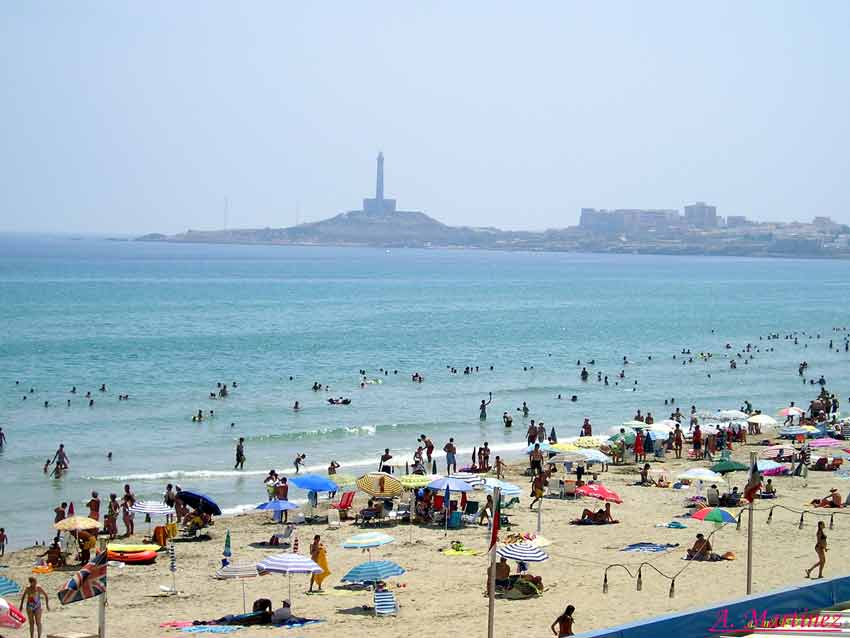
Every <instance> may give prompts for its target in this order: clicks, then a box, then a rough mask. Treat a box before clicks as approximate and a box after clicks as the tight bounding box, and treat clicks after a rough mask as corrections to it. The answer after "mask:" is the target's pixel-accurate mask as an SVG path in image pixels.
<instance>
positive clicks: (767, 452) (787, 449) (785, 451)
mask: <svg viewBox="0 0 850 638" xmlns="http://www.w3.org/2000/svg"><path fill="white" fill-rule="evenodd" d="M795 451H796V450H795V449H794V448H793V447H791V446H790V445H771V446H770V447H766V448H764V449H763V450H762V451H761V452H759V458H760V459H775V458H776V457H778V456H782V457H785V456H791V455H792V454H794V452H795Z"/></svg>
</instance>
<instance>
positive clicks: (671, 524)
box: [655, 521, 688, 529]
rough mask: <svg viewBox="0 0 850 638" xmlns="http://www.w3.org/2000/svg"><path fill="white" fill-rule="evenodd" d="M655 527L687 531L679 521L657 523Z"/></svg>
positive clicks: (685, 526)
mask: <svg viewBox="0 0 850 638" xmlns="http://www.w3.org/2000/svg"><path fill="white" fill-rule="evenodd" d="M655 526H656V527H668V528H670V529H687V527H688V526H687V525H685V524H684V523H680V522H679V521H670V522H669V523H658V524H656V525H655Z"/></svg>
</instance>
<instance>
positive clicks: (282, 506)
mask: <svg viewBox="0 0 850 638" xmlns="http://www.w3.org/2000/svg"><path fill="white" fill-rule="evenodd" d="M255 509H258V510H267V511H269V512H285V511H287V510H296V509H298V505H296V504H295V503H293V502H292V501H286V500H283V499H277V498H273V499H272V500H270V501H266V502H265V503H260V504H259V505H257V507H256V508H255Z"/></svg>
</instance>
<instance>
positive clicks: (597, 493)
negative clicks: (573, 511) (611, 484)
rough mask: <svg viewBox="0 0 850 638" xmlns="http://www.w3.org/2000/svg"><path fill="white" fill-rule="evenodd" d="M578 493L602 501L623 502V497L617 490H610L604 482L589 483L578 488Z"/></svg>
mask: <svg viewBox="0 0 850 638" xmlns="http://www.w3.org/2000/svg"><path fill="white" fill-rule="evenodd" d="M576 494H581V495H583V496H590V497H591V498H598V499H600V500H602V501H610V502H612V503H622V502H623V499H621V498H620V495H619V494H617V493H616V492H614V491H612V490H609V489H608V488H607V487H605V486H604V485H602V483H588V484H586V485H582V486H581V487H579V488H577V489H576Z"/></svg>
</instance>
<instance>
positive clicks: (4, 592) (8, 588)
mask: <svg viewBox="0 0 850 638" xmlns="http://www.w3.org/2000/svg"><path fill="white" fill-rule="evenodd" d="M19 591H21V586H20V585H19V584H18V583H16V582H15V581H14V580H12V579H11V578H6V577H5V576H0V596H8V595H9V594H17V593H18V592H19Z"/></svg>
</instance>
